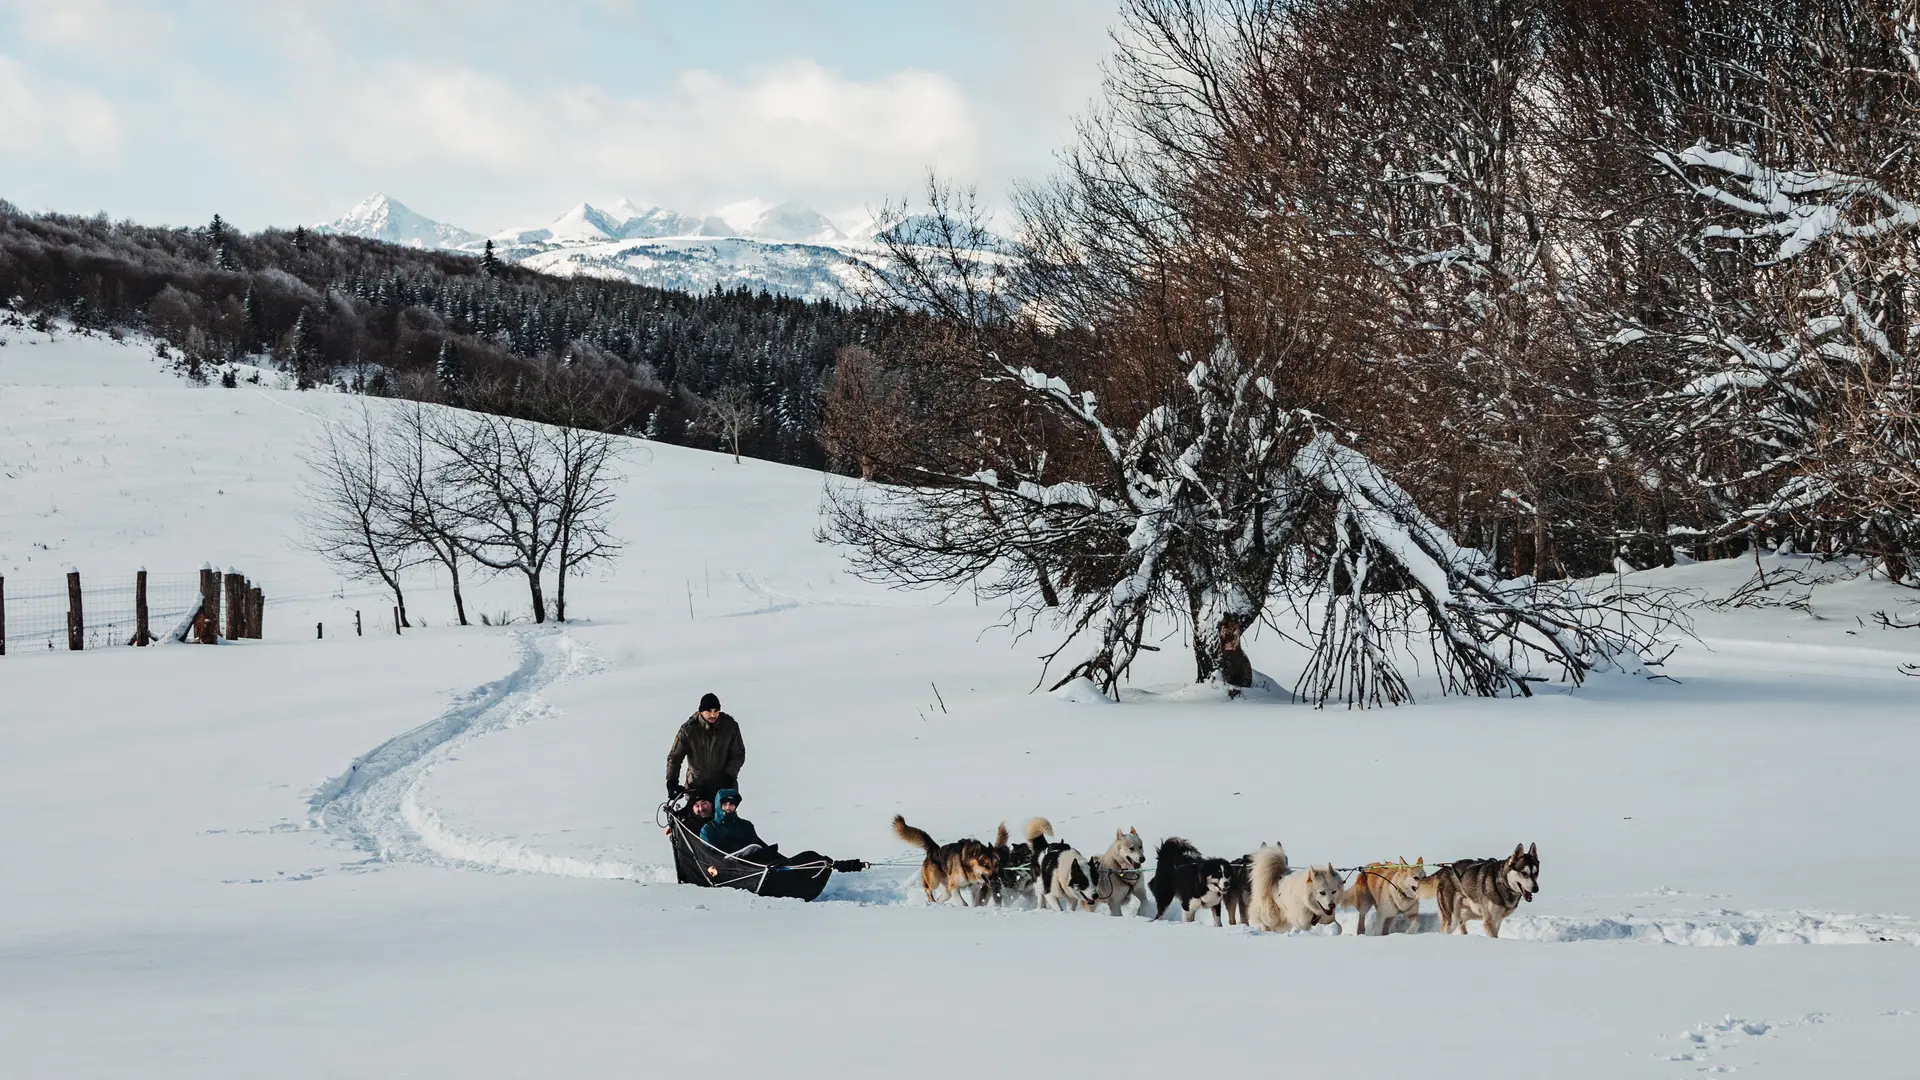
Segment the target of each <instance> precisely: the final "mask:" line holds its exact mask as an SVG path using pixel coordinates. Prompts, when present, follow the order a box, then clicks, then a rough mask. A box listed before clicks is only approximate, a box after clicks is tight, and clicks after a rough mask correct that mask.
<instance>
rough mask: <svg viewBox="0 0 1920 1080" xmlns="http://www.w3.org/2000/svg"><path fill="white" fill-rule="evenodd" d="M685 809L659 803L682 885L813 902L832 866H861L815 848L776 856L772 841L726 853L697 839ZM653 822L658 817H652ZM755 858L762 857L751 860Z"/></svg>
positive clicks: (695, 826) (696, 826)
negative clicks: (744, 852) (745, 851)
mask: <svg viewBox="0 0 1920 1080" xmlns="http://www.w3.org/2000/svg"><path fill="white" fill-rule="evenodd" d="M685 813H686V811H685V810H684V809H682V810H675V809H674V808H673V807H672V806H670V805H667V804H662V805H661V807H660V814H661V816H662V817H664V819H665V824H664V827H665V829H666V832H667V838H668V840H669V841H671V842H672V844H673V869H674V873H675V874H676V875H677V876H678V877H679V879H680V884H682V885H699V886H703V887H705V888H709V889H745V890H746V891H748V892H750V893H753V894H754V895H755V896H778V897H784V898H787V899H792V900H813V899H816V898H817V897H819V895H820V894H821V892H823V891H825V889H826V887H827V880H828V879H829V878H831V877H832V876H833V873H834V871H835V870H839V871H842V872H850V871H857V870H864V869H866V868H867V864H866V863H864V862H861V861H860V860H858V859H838V860H836V859H830V858H828V857H826V856H825V855H822V854H820V853H819V852H817V851H803V852H801V853H800V854H798V855H791V856H789V855H782V854H780V852H779V847H778V845H775V846H773V847H771V848H761V849H760V850H758V851H756V852H753V853H752V854H748V855H730V854H728V853H727V852H724V851H721V850H720V849H719V848H717V847H714V846H713V845H712V844H709V843H707V842H706V841H705V840H702V839H700V828H699V824H698V823H697V822H695V821H693V820H691V819H689V818H687V817H683V816H682V815H683V814H685ZM656 820H659V819H656ZM756 859H761V860H762V861H758V862H756V861H755V860H756Z"/></svg>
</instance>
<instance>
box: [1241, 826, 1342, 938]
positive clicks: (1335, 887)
mask: <svg viewBox="0 0 1920 1080" xmlns="http://www.w3.org/2000/svg"><path fill="white" fill-rule="evenodd" d="M1248 876H1249V877H1251V878H1252V881H1251V882H1250V883H1249V895H1248V898H1247V922H1248V923H1250V924H1251V925H1253V926H1256V927H1259V928H1260V929H1262V930H1275V931H1277V930H1305V929H1307V928H1309V927H1314V926H1332V927H1333V932H1334V933H1336V934H1338V933H1339V932H1340V924H1339V922H1337V921H1335V919H1334V911H1335V909H1337V908H1338V907H1339V906H1340V889H1341V886H1342V885H1343V884H1344V882H1342V881H1341V880H1340V873H1339V871H1337V870H1335V869H1334V868H1333V864H1332V863H1328V864H1327V865H1325V866H1309V867H1307V868H1306V869H1305V870H1294V871H1291V872H1289V870H1288V867H1287V851H1286V849H1285V848H1283V847H1281V846H1280V845H1278V844H1273V845H1268V846H1264V847H1262V848H1261V849H1260V850H1259V851H1256V852H1254V853H1253V866H1252V868H1251V870H1250V871H1249V875H1248Z"/></svg>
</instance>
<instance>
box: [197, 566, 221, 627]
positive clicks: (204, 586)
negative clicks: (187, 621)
mask: <svg viewBox="0 0 1920 1080" xmlns="http://www.w3.org/2000/svg"><path fill="white" fill-rule="evenodd" d="M194 631H195V633H194V639H195V640H196V641H198V642H199V643H200V644H202V645H218V644H219V643H220V572H219V571H218V570H215V569H214V568H213V567H211V566H203V567H201V568H200V612H199V614H198V615H196V616H195V617H194Z"/></svg>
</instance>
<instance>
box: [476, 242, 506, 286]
mask: <svg viewBox="0 0 1920 1080" xmlns="http://www.w3.org/2000/svg"><path fill="white" fill-rule="evenodd" d="M502 265H503V264H502V263H501V262H500V256H498V255H495V254H494V253H493V241H491V240H489V241H487V250H486V251H485V252H484V253H482V254H481V256H480V272H481V273H483V274H485V275H487V276H488V277H499V276H500V267H501V266H502Z"/></svg>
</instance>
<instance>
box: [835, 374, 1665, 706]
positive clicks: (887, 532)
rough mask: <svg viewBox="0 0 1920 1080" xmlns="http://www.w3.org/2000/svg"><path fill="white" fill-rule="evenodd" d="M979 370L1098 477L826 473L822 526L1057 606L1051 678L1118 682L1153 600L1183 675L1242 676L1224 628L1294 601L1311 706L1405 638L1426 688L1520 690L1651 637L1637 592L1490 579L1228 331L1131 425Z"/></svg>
mask: <svg viewBox="0 0 1920 1080" xmlns="http://www.w3.org/2000/svg"><path fill="white" fill-rule="evenodd" d="M986 379H987V381H989V382H992V383H995V384H997V385H999V386H1001V387H1002V388H1007V389H1011V390H1012V391H1014V392H1015V393H1016V394H1017V395H1018V398H1019V400H1021V401H1022V402H1023V403H1024V404H1025V405H1027V406H1030V407H1033V408H1038V409H1044V410H1046V411H1047V412H1048V413H1049V414H1050V415H1051V416H1052V417H1053V418H1054V420H1056V421H1057V422H1059V423H1061V424H1063V425H1065V426H1067V427H1069V428H1071V429H1075V430H1077V431H1078V432H1079V433H1080V434H1081V435H1082V436H1085V437H1088V438H1089V440H1090V441H1091V442H1092V443H1093V444H1095V445H1097V446H1098V448H1099V454H1098V457H1099V459H1101V460H1100V462H1099V463H1100V468H1099V469H1098V470H1097V474H1089V475H1087V476H1083V477H1080V478H1077V479H1074V480H1071V481H1055V482H1045V481H1044V480H1043V479H1042V478H1041V477H1040V476H1038V475H1027V476H1020V475H1013V470H1012V469H1010V468H1007V467H1002V468H996V469H992V470H977V471H975V472H972V473H969V474H966V475H949V476H941V477H936V476H932V475H928V476H926V477H924V481H925V482H924V483H923V484H921V485H916V486H912V487H904V486H901V487H891V486H890V487H877V488H865V489H860V488H853V487H851V486H849V487H844V488H840V489H837V490H830V492H829V500H828V526H827V528H826V530H825V532H826V535H828V536H829V537H831V538H832V539H835V540H838V541H840V542H843V543H845V544H847V545H848V546H849V548H850V551H851V553H852V558H853V560H854V563H855V566H856V569H857V570H858V571H860V572H861V573H863V574H865V575H867V576H871V577H875V578H879V579H883V580H889V581H893V582H896V583H903V584H919V585H927V584H934V583H939V582H945V583H958V582H961V581H964V580H968V579H972V578H978V577H979V576H980V575H982V574H986V573H987V572H988V571H989V570H997V571H999V574H998V576H996V577H994V578H993V580H994V581H996V582H997V583H998V584H997V588H998V589H1000V590H1001V591H1002V592H1003V593H1004V595H1007V596H1008V597H1010V598H1011V599H1012V600H1013V601H1014V604H1015V607H1016V609H1019V608H1021V607H1022V606H1024V607H1025V608H1026V609H1027V610H1028V611H1030V612H1032V613H1038V612H1039V611H1040V610H1042V609H1043V608H1046V607H1056V606H1057V607H1058V608H1060V609H1062V610H1061V612H1060V614H1061V615H1062V616H1063V622H1064V623H1065V625H1066V627H1067V629H1068V631H1069V632H1068V635H1067V640H1066V641H1065V642H1064V643H1063V644H1062V645H1061V646H1060V648H1059V649H1057V650H1056V651H1055V652H1054V653H1053V654H1052V655H1050V656H1049V657H1048V658H1047V659H1048V661H1049V663H1051V661H1052V660H1053V659H1055V658H1056V657H1058V656H1059V654H1060V652H1061V651H1062V650H1065V649H1067V648H1069V647H1072V646H1073V644H1074V643H1075V641H1077V640H1079V639H1080V636H1081V634H1082V633H1083V632H1089V633H1090V634H1091V635H1092V636H1093V643H1092V645H1091V647H1090V649H1089V651H1088V652H1086V653H1085V654H1084V655H1083V657H1082V658H1081V659H1080V660H1079V661H1077V662H1076V663H1074V664H1073V665H1072V667H1071V668H1070V669H1069V670H1068V671H1067V672H1066V673H1065V676H1064V677H1063V678H1062V679H1060V681H1059V683H1057V684H1056V685H1064V684H1065V683H1066V682H1068V681H1071V680H1073V679H1077V678H1083V677H1084V678H1088V679H1091V680H1092V681H1094V682H1095V683H1096V684H1098V685H1099V686H1100V687H1101V689H1102V690H1104V691H1105V692H1107V693H1109V694H1116V693H1117V687H1118V684H1119V682H1120V680H1121V679H1122V678H1123V677H1124V676H1125V675H1126V673H1127V671H1128V670H1129V668H1130V667H1131V666H1132V664H1133V662H1134V660H1135V658H1136V657H1137V656H1138V654H1139V652H1140V651H1141V650H1142V649H1143V648H1147V647H1148V646H1146V645H1145V644H1144V643H1143V636H1144V634H1145V632H1146V628H1147V626H1148V622H1149V620H1150V619H1151V618H1153V617H1155V616H1164V617H1171V618H1174V619H1176V620H1179V621H1182V622H1184V623H1185V624H1186V625H1187V627H1188V629H1189V630H1190V632H1191V640H1192V641H1193V648H1194V659H1195V677H1196V679H1198V680H1199V681H1202V682H1206V681H1217V682H1222V683H1225V684H1227V685H1228V686H1230V687H1238V686H1246V685H1249V684H1250V683H1251V681H1252V677H1253V670H1252V667H1251V664H1250V663H1248V662H1247V660H1246V657H1245V654H1244V652H1243V651H1242V649H1241V648H1240V637H1241V633H1242V632H1243V631H1246V630H1249V629H1251V628H1252V627H1253V626H1254V624H1255V623H1256V622H1258V621H1260V620H1262V619H1269V618H1271V617H1272V616H1273V615H1274V614H1275V613H1276V611H1278V610H1280V609H1282V608H1284V607H1291V609H1292V610H1293V611H1295V612H1296V613H1298V614H1299V615H1300V616H1301V618H1302V621H1303V623H1304V625H1305V626H1306V629H1307V634H1308V636H1309V637H1310V638H1311V641H1312V644H1313V655H1312V659H1311V660H1310V662H1309V663H1308V665H1307V666H1306V668H1305V670H1304V671H1303V672H1302V673H1301V675H1300V678H1299V680H1298V682H1297V684H1296V692H1298V693H1299V694H1301V695H1302V696H1304V697H1306V698H1307V699H1309V700H1312V701H1314V702H1316V703H1322V704H1324V703H1325V702H1327V701H1345V702H1348V703H1350V704H1359V705H1374V704H1381V703H1386V702H1391V703H1400V702H1405V701H1409V700H1411V698H1412V691H1411V688H1410V687H1409V685H1408V682H1407V679H1406V677H1405V676H1404V675H1403V674H1402V670H1401V666H1402V665H1403V664H1404V663H1406V662H1407V661H1408V660H1409V659H1410V658H1411V655H1412V654H1411V653H1409V652H1408V651H1407V648H1406V646H1407V645H1408V644H1409V642H1412V641H1416V640H1425V641H1427V642H1428V643H1429V645H1430V651H1431V654H1432V656H1433V658H1434V659H1435V661H1436V665H1437V670H1438V671H1439V673H1440V683H1441V687H1442V689H1443V691H1445V692H1449V693H1470V694H1479V695H1496V694H1501V693H1517V694H1526V693H1528V692H1529V690H1528V684H1529V683H1531V682H1533V681H1537V680H1539V679H1541V678H1545V677H1547V676H1545V675H1542V674H1540V672H1539V670H1537V668H1539V667H1544V668H1545V669H1548V670H1550V671H1551V672H1552V673H1555V674H1557V675H1559V676H1560V677H1563V678H1566V679H1568V680H1570V681H1573V682H1578V681H1580V680H1581V679H1582V678H1583V677H1584V676H1585V675H1586V674H1587V673H1588V672H1590V671H1593V670H1597V669H1607V668H1619V669H1629V670H1630V669H1634V668H1637V667H1638V666H1639V664H1640V659H1639V654H1640V652H1641V651H1642V650H1644V649H1646V648H1648V647H1650V646H1652V645H1653V644H1654V642H1655V640H1656V639H1657V635H1658V632H1659V630H1660V626H1659V625H1658V623H1659V620H1658V619H1657V617H1655V610H1654V607H1653V606H1652V605H1642V606H1639V607H1634V606H1633V605H1632V604H1631V602H1629V601H1624V600H1623V599H1622V598H1620V597H1615V598H1612V599H1609V600H1607V601H1596V600H1592V599H1589V598H1587V597H1586V596H1584V595H1583V594H1582V593H1581V592H1580V591H1579V590H1578V589H1577V588H1576V587H1574V586H1573V585H1571V584H1567V583H1558V584H1554V585H1539V584H1536V583H1534V582H1533V581H1532V580H1531V579H1520V580H1518V581H1500V580H1498V578H1497V575H1496V574H1495V572H1494V570H1493V566H1492V563H1491V560H1489V559H1488V558H1487V557H1486V556H1485V555H1484V554H1483V553H1481V552H1479V551H1477V550H1474V549H1471V548H1465V547H1462V546H1460V545H1458V544H1456V543H1455V542H1454V540H1453V539H1452V538H1451V537H1450V536H1448V535H1447V533H1446V531H1445V530H1444V529H1442V528H1440V527H1439V526H1438V525H1437V524H1435V523H1434V522H1433V521H1432V520H1431V519H1430V518H1428V517H1427V516H1426V515H1425V514H1423V513H1421V511H1420V510H1419V509H1418V507H1416V506H1415V505H1414V502H1413V500H1412V498H1411V497H1409V496H1408V495H1407V493H1406V492H1405V491H1404V490H1402V489H1401V488H1400V487H1399V486H1398V485H1397V484H1395V483H1394V482H1393V481H1391V480H1390V479H1388V478H1387V477H1386V476H1385V475H1384V474H1383V473H1382V472H1381V471H1380V469H1379V468H1378V467H1376V466H1375V465H1374V463H1373V462H1371V461H1370V460H1368V458H1367V457H1366V456H1365V455H1364V454H1362V453H1360V452H1359V451H1357V450H1355V449H1353V448H1352V447H1351V446H1347V445H1345V444H1343V443H1342V442H1340V441H1339V440H1338V439H1337V438H1336V437H1335V435H1334V433H1333V432H1332V431H1330V430H1328V428H1329V427H1330V425H1328V424H1327V423H1325V421H1323V420H1322V419H1321V418H1319V417H1317V416H1315V415H1314V414H1312V413H1311V412H1309V411H1306V410H1303V409H1293V408H1287V407H1285V406H1283V405H1282V404H1281V403H1280V402H1279V401H1278V400H1277V396H1276V393H1275V389H1274V383H1273V381H1272V380H1271V379H1270V378H1268V377H1267V376H1266V375H1265V374H1264V373H1263V372H1262V371H1261V364H1260V363H1259V361H1258V360H1257V359H1256V360H1253V361H1249V360H1247V359H1245V358H1243V357H1241V356H1240V355H1239V354H1238V353H1237V352H1236V351H1235V350H1234V349H1233V348H1232V347H1231V346H1230V345H1228V344H1226V343H1225V342H1222V343H1221V344H1220V345H1219V346H1218V347H1217V348H1216V349H1215V350H1214V352H1213V354H1212V355H1211V356H1210V357H1209V358H1208V359H1206V360H1204V361H1200V362H1195V363H1192V364H1191V365H1190V367H1189V368H1188V372H1187V376H1186V378H1185V379H1184V380H1180V381H1179V382H1178V383H1173V384H1171V385H1170V386H1169V387H1168V391H1169V392H1168V394H1167V397H1168V400H1165V401H1162V402H1161V403H1159V404H1157V405H1154V406H1152V407H1150V408H1148V409H1146V410H1145V412H1144V414H1143V415H1141V417H1140V419H1139V420H1138V421H1136V422H1134V423H1132V424H1130V425H1127V424H1113V423H1110V422H1109V421H1108V420H1106V419H1105V418H1103V417H1102V416H1101V414H1100V410H1099V403H1098V402H1097V400H1096V399H1095V397H1094V395H1092V394H1091V393H1088V392H1085V391H1076V390H1075V389H1073V388H1072V387H1071V386H1070V385H1069V384H1068V383H1067V381H1066V380H1064V379H1061V378H1059V377H1056V376H1051V375H1048V374H1045V373H1042V372H1040V371H1037V370H1034V369H1033V368H1031V367H1018V368H1016V367H1013V366H1011V365H1005V364H1003V365H1001V368H1000V370H999V371H998V372H995V373H990V374H988V375H987V376H986ZM1016 468H1017V466H1016ZM1041 469H1044V459H1040V460H1036V462H1035V472H1036V473H1037V472H1038V471H1040V470H1041ZM1043 593H1044V594H1045V598H1043V597H1042V595H1041V594H1043ZM1629 608H1632V610H1628V609H1629ZM1606 616H1614V617H1613V618H1612V621H1611V623H1609V622H1608V621H1607V619H1606V618H1605V617H1606Z"/></svg>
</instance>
